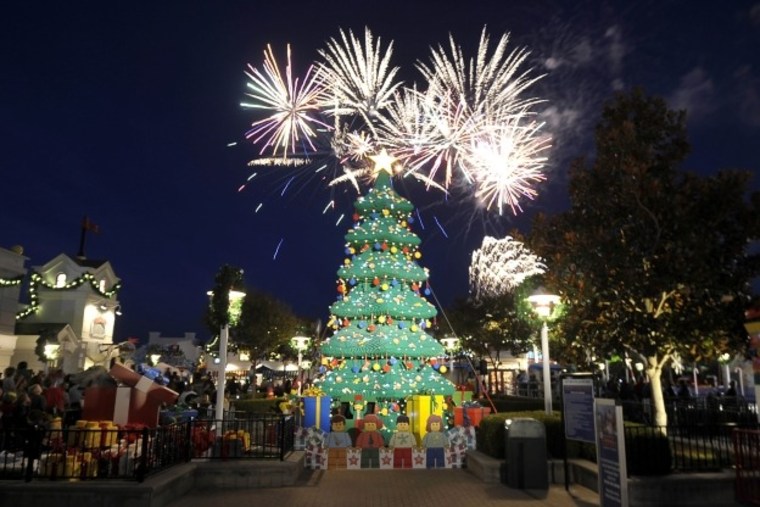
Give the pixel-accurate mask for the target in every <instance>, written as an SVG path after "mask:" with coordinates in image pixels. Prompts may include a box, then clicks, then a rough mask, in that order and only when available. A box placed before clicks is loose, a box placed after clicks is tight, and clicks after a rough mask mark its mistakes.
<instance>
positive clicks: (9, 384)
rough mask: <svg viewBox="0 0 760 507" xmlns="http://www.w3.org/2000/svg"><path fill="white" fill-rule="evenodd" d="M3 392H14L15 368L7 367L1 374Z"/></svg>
mask: <svg viewBox="0 0 760 507" xmlns="http://www.w3.org/2000/svg"><path fill="white" fill-rule="evenodd" d="M3 392H4V393H15V392H16V368H14V367H13V366H8V367H7V368H6V369H5V371H4V372H3Z"/></svg>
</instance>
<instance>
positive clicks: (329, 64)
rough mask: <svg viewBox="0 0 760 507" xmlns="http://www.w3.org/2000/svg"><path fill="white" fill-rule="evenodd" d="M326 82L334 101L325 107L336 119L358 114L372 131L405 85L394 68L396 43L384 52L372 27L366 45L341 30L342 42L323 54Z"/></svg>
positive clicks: (332, 41)
mask: <svg viewBox="0 0 760 507" xmlns="http://www.w3.org/2000/svg"><path fill="white" fill-rule="evenodd" d="M319 54H320V56H322V58H323V59H324V61H323V62H320V63H319V73H320V75H321V77H322V79H323V80H324V81H325V82H326V83H329V85H330V98H329V101H328V102H327V103H326V104H325V105H326V106H327V107H332V108H333V109H332V111H329V112H331V113H332V114H334V115H335V116H338V117H340V116H356V115H358V116H359V117H360V118H361V119H362V120H363V121H364V123H365V125H366V127H367V128H369V129H372V127H373V125H374V123H375V121H376V120H375V118H376V117H377V116H378V115H379V114H381V113H382V111H383V110H384V109H385V108H387V107H388V104H389V103H390V102H391V101H392V100H393V95H394V92H395V91H396V89H397V88H398V87H399V86H401V82H398V81H394V79H395V77H396V74H397V73H398V70H399V69H398V67H390V59H391V56H392V55H393V42H391V43H390V44H388V47H387V48H385V50H383V49H382V44H381V42H380V38H378V39H377V40H376V41H375V40H374V39H373V37H372V32H371V31H370V30H369V28H366V29H365V31H364V43H363V44H362V41H360V40H359V39H358V38H357V37H356V36H355V35H354V34H353V32H351V31H350V30H349V31H348V33H346V32H344V31H343V30H341V31H340V40H337V39H335V38H332V39H330V40H329V41H328V43H327V48H326V49H322V50H320V51H319Z"/></svg>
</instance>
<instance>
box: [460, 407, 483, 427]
mask: <svg viewBox="0 0 760 507" xmlns="http://www.w3.org/2000/svg"><path fill="white" fill-rule="evenodd" d="M490 413H491V409H490V407H454V426H474V427H476V428H477V427H478V426H479V425H480V421H482V420H483V418H484V417H485V416H487V415H488V414H490Z"/></svg>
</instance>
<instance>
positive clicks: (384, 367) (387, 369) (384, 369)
mask: <svg viewBox="0 0 760 507" xmlns="http://www.w3.org/2000/svg"><path fill="white" fill-rule="evenodd" d="M383 371H384V372H385V373H388V372H389V371H391V365H389V364H386V365H385V366H383Z"/></svg>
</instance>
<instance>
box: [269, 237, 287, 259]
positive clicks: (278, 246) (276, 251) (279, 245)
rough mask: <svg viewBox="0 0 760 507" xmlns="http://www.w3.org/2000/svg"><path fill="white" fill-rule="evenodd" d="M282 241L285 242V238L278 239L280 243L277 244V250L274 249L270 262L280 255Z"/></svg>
mask: <svg viewBox="0 0 760 507" xmlns="http://www.w3.org/2000/svg"><path fill="white" fill-rule="evenodd" d="M283 241H285V238H280V242H279V243H277V248H275V249H274V255H273V256H272V260H276V259H277V254H279V253H280V247H281V246H282V242H283Z"/></svg>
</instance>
